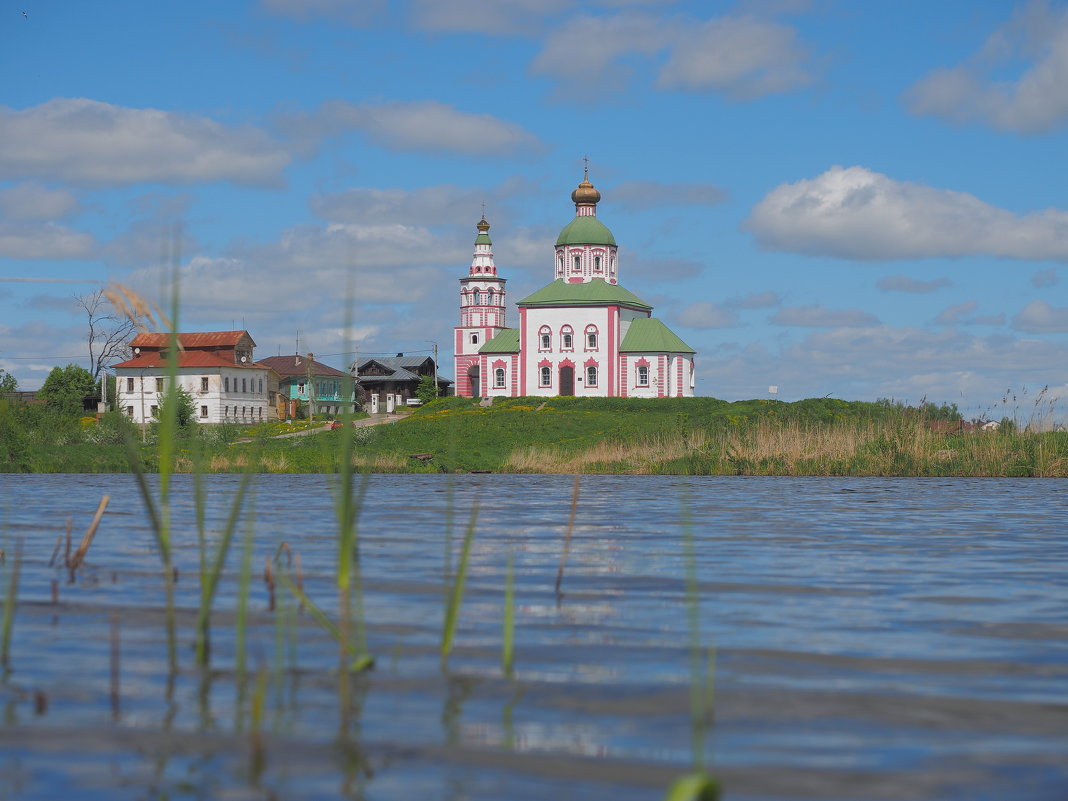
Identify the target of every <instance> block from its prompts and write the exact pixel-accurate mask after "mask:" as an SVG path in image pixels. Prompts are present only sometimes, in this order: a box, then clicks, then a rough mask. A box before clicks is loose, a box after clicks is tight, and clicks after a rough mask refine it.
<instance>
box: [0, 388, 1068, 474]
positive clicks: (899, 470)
mask: <svg viewBox="0 0 1068 801" xmlns="http://www.w3.org/2000/svg"><path fill="white" fill-rule="evenodd" d="M956 419H957V415H956V410H955V409H954V408H953V407H945V406H943V407H937V406H934V405H932V404H925V405H923V406H921V407H920V408H913V407H903V406H900V405H889V404H882V403H864V402H847V401H839V400H834V399H829V398H817V399H809V400H804V401H797V402H795V403H783V402H780V401H769V400H752V401H738V402H734V403H728V402H726V401H721V400H716V399H714V398H684V399H662V400H638V399H625V398H604V399H578V398H551V399H546V400H542V399H535V398H514V399H504V400H498V401H496V402H495V403H494V404H493V405H492V406H489V407H482V406H479V405H478V404H477V403H474V402H472V401H471V400H469V399H464V398H445V399H441V400H439V401H436V402H435V403H432V404H429V405H428V406H425V407H423V408H422V409H419V410H418V411H416V412H415V413H413V414H411V415H410V416H408V417H407V418H405V419H402V420H400V421H399V422H397V423H395V424H387V425H381V426H374V427H369V428H360V429H357V430H356V431H355V432H354V437H355V439H356V447H355V454H354V457H353V459H354V464H355V467H356V468H357V469H361V470H369V471H373V472H470V471H492V472H513V473H620V474H649V473H667V474H684V475H686V474H689V475H860V476H1043V477H1065V476H1068V433H1065V432H1032V431H1018V430H1016V429H1015V427H1014V426H1011V425H1009V426H1003V427H1002V429H1001V430H1000V431H997V432H977V433H972V432H967V433H965V432H960V431H956V430H952V429H953V428H954V425H953V421H954V420H956ZM122 425H123V423H122V421H121V420H114V419H112V420H108V421H105V422H104V423H103V424H96V425H93V424H87V423H84V422H82V423H79V424H77V425H74V426H66V427H64V426H56V425H51V426H41V427H39V429H38V430H24V431H20V432H18V434H19V436H20V437H21V444H20V445H19V446H18V448H17V450H18V452H17V453H14V454H9V455H8V458H7V459H6V461H3V464H4V465H5V466H4V468H3V469H6V470H9V471H10V470H16V471H31V472H125V471H128V470H129V469H130V468H129V462H128V460H127V454H126V452H125V450H124V448H123V446H122V444H121V436H120V435H121V427H122ZM271 426H273V427H271ZM947 428H948V429H950V430H945V429H947ZM11 430H12V429H11V427H10V426H9V427H8V428H7V431H8V432H10V431H11ZM138 433H139V432H138ZM277 433H278V424H269V425H265V426H264V427H262V428H256V427H254V428H251V429H237V428H228V429H226V430H223V429H221V428H217V427H215V430H207V431H205V430H195V433H190V434H189V435H188V436H186V437H185V438H184V439H181V440H180V441H179V442H178V443H177V445H178V459H177V466H178V469H179V470H190V469H192V465H193V461H194V459H193V457H194V453H195V452H196V451H197V450H198V449H199V452H200V454H201V460H202V461H201V463H202V464H203V466H204V469H206V470H208V471H210V472H234V471H239V470H243V469H245V468H246V466H249V465H251V466H253V469H257V470H259V471H262V472H296V473H317V472H333V471H335V470H336V469H337V468H338V458H339V457H338V453H339V451H338V447H337V446H338V440H339V438H340V435H339V433H338V432H330V431H324V432H319V433H313V434H309V435H307V436H301V437H292V438H277V437H275V436H274V435H276V434H277ZM140 455H141V458H142V463H143V465H144V467H145V468H146V469H148V470H155V469H156V458H157V457H156V448H155V447H154V446H153V445H152V444H151V442H150V443H149V444H148V445H146V446H144V447H143V448H141V451H140ZM2 456H3V454H0V457H2Z"/></svg>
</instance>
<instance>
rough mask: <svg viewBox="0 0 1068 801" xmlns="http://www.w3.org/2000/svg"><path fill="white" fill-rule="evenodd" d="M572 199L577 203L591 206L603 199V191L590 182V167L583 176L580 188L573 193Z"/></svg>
mask: <svg viewBox="0 0 1068 801" xmlns="http://www.w3.org/2000/svg"><path fill="white" fill-rule="evenodd" d="M571 199H572V200H573V201H574V202H575V203H581V204H583V205H589V206H592V205H595V204H596V203H597V201H599V200H600V199H601V193H600V192H598V191H597V190H596V189H595V188H594V186H593V184H591V183H590V173H589V170H588V169H587V170H586V172H585V173H584V174H583V176H582V183H580V184H579V185H578V188H577V189H576V190H575V191H574V192H572V193H571Z"/></svg>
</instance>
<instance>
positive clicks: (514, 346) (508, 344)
mask: <svg viewBox="0 0 1068 801" xmlns="http://www.w3.org/2000/svg"><path fill="white" fill-rule="evenodd" d="M478 352H479V353H519V329H518V328H503V329H501V332H500V333H499V334H497V336H495V337H494V338H493V339H491V340H490V341H489V342H487V343H486V344H485V345H483V346H482V347H481V348H479V349H478Z"/></svg>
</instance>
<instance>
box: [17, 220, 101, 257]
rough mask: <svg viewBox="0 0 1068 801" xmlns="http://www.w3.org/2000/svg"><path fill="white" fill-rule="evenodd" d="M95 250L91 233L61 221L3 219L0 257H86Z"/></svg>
mask: <svg viewBox="0 0 1068 801" xmlns="http://www.w3.org/2000/svg"><path fill="white" fill-rule="evenodd" d="M95 249H96V242H95V240H94V239H93V237H91V236H90V235H89V234H86V233H83V232H81V231H75V230H74V229H72V228H67V227H66V226H63V225H59V224H57V223H51V222H47V223H17V224H13V223H5V222H0V256H5V257H7V258H9V259H84V258H88V257H89V256H91V255H93V253H94V251H95Z"/></svg>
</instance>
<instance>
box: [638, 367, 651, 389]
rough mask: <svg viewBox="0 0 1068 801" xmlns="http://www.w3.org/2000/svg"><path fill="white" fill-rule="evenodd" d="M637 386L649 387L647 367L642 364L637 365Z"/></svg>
mask: <svg viewBox="0 0 1068 801" xmlns="http://www.w3.org/2000/svg"><path fill="white" fill-rule="evenodd" d="M638 386H639V387H647V386H649V367H648V366H647V365H644V364H639V365H638Z"/></svg>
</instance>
